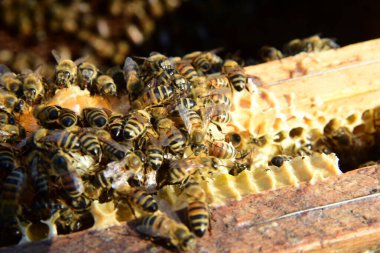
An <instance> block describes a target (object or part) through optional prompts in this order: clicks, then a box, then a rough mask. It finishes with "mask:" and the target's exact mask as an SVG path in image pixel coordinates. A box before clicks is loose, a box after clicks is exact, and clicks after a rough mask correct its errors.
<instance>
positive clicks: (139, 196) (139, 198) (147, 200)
mask: <svg viewBox="0 0 380 253" xmlns="http://www.w3.org/2000/svg"><path fill="white" fill-rule="evenodd" d="M117 195H118V196H121V197H126V198H127V199H128V201H131V202H132V203H133V204H135V205H136V206H138V207H140V208H141V209H142V210H144V211H146V212H150V213H152V212H155V211H157V210H158V204H157V202H156V200H155V199H154V198H153V196H152V195H151V194H148V193H147V192H145V191H143V190H139V189H133V188H131V190H129V191H126V192H120V191H118V192H117Z"/></svg>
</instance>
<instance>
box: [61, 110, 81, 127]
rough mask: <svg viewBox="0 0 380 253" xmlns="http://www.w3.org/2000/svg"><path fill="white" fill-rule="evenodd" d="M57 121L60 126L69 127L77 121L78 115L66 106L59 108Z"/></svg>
mask: <svg viewBox="0 0 380 253" xmlns="http://www.w3.org/2000/svg"><path fill="white" fill-rule="evenodd" d="M58 123H59V125H60V126H61V127H62V128H66V129H68V128H71V127H73V126H75V125H76V124H77V123H78V115H77V114H76V113H75V112H74V111H72V110H70V109H67V108H62V109H61V110H60V114H59V118H58Z"/></svg>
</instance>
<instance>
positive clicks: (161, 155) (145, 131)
mask: <svg viewBox="0 0 380 253" xmlns="http://www.w3.org/2000/svg"><path fill="white" fill-rule="evenodd" d="M53 55H54V57H55V59H56V61H57V63H56V67H55V77H54V79H51V80H49V79H48V78H44V77H43V76H41V74H40V73H39V70H38V69H37V70H35V71H26V72H25V73H19V74H17V73H14V72H12V71H11V70H10V69H8V68H7V67H6V66H4V65H2V66H1V75H0V84H1V86H2V87H1V88H2V93H1V99H2V100H1V108H0V109H1V111H0V119H1V120H0V127H1V132H0V133H1V134H0V136H1V145H0V165H1V168H2V170H1V172H0V182H1V184H0V194H1V200H0V201H1V202H0V220H1V222H0V224H1V225H0V245H2V246H3V245H12V244H16V243H18V242H19V241H20V239H21V237H22V236H24V235H23V233H24V232H23V229H21V228H22V224H30V223H31V224H34V223H38V222H40V221H46V220H49V219H53V218H52V217H54V219H53V222H54V224H55V225H56V227H57V229H58V233H59V234H67V233H72V232H75V231H79V230H83V229H86V228H90V227H91V226H93V224H94V217H93V216H92V214H91V206H92V205H94V202H99V203H108V202H112V203H114V204H115V206H119V207H120V208H121V207H125V206H126V208H128V209H130V212H131V213H132V214H133V219H134V220H135V228H136V231H138V232H139V233H141V234H143V235H145V236H148V237H151V238H159V239H163V240H164V241H165V242H166V243H167V244H169V245H171V246H172V247H174V248H176V249H179V250H191V249H193V248H194V247H195V245H196V237H202V236H203V235H204V234H205V233H206V232H207V231H208V230H209V229H210V209H209V204H208V198H207V194H206V191H205V190H204V189H203V188H202V187H201V183H202V182H207V181H208V180H212V179H213V178H214V177H215V176H217V175H220V174H226V173H227V174H230V175H232V176H237V175H239V174H240V173H241V172H243V171H246V170H250V169H251V168H252V167H253V166H254V159H255V157H256V154H257V153H258V152H261V151H260V150H264V149H266V147H267V146H268V145H271V144H270V141H269V140H268V138H267V136H265V135H263V136H253V135H252V134H249V133H238V132H234V131H230V129H229V128H228V125H229V124H230V123H231V110H232V109H233V108H232V107H233V106H232V102H231V101H232V97H233V95H234V93H236V92H242V91H247V90H249V88H248V87H249V82H250V77H249V76H247V74H246V73H245V71H244V68H242V67H241V66H240V65H239V64H238V63H237V62H235V61H233V60H223V59H221V58H220V57H219V56H218V55H217V54H216V52H215V51H206V52H200V51H199V52H193V53H190V54H188V55H185V56H183V57H167V56H165V55H163V54H160V53H157V52H154V53H151V55H150V56H149V57H146V58H145V57H135V58H130V57H128V58H126V59H125V62H124V66H123V67H122V68H118V69H110V70H107V71H105V72H102V71H100V70H99V69H98V68H97V67H96V66H95V65H94V64H92V63H91V62H88V61H86V59H85V58H82V59H78V60H75V61H73V60H71V59H62V58H61V57H60V56H59V55H58V54H57V53H56V52H55V51H53ZM138 62H140V63H138ZM73 86H79V88H80V89H82V90H87V91H88V93H89V94H90V95H91V96H102V97H105V98H112V97H119V98H120V99H121V101H123V102H124V101H125V103H129V104H130V108H129V110H128V112H127V113H126V114H121V113H118V112H115V111H112V110H109V109H107V108H97V107H84V108H83V109H81V110H80V111H76V110H75V109H74V108H65V107H63V106H60V105H57V104H52V103H49V104H47V103H46V102H47V101H54V95H55V94H56V92H57V91H59V90H62V89H70V88H72V87H73ZM52 98H53V99H52ZM28 111H32V114H33V117H34V118H35V119H36V121H37V123H38V126H39V127H38V129H37V130H36V131H34V132H28V133H26V132H25V130H24V127H25V126H24V127H23V126H22V125H21V123H20V122H19V121H18V117H19V115H20V114H23V113H27V112H28ZM378 111H379V109H378V108H375V109H374V110H370V111H369V112H367V114H366V115H367V117H366V122H369V123H368V124H369V126H370V128H371V127H372V129H376V131H375V132H379V131H378V128H379V126H378V125H379V123H378V121H379V113H378ZM368 132H371V131H367V130H366V131H362V132H360V131H358V130H356V131H351V130H350V129H348V128H347V129H346V128H343V127H342V126H340V125H339V124H338V123H334V122H332V123H329V124H328V125H327V126H326V127H325V132H323V133H322V132H321V133H319V134H314V135H313V137H310V136H309V137H308V142H305V140H304V139H303V138H301V136H303V137H304V136H305V134H302V131H301V130H299V131H296V130H294V131H291V132H290V133H288V135H289V136H286V135H287V134H284V135H282V138H281V134H277V135H276V136H275V137H274V138H273V139H274V142H277V143H281V141H282V140H283V139H284V138H288V139H289V138H291V139H294V143H295V144H294V145H293V146H292V148H291V149H289V148H288V149H286V150H285V149H283V148H278V149H277V151H276V152H273V154H272V155H271V157H270V159H269V160H268V161H267V164H266V166H267V167H268V166H276V167H281V166H282V165H283V164H284V163H286V162H287V161H289V160H292V159H293V158H294V157H296V156H306V155H310V154H311V153H313V152H318V153H330V152H338V153H339V152H341V153H345V152H349V151H351V150H352V149H349V148H348V146H351V147H355V150H356V149H360V148H361V145H362V143H363V141H366V142H368V145H366V146H368V147H373V146H374V145H375V142H374V141H373V140H374V138H376V135H373V134H367V133H368ZM372 132H373V131H372ZM316 136H317V137H316ZM271 143H273V142H271ZM278 145H280V144H278ZM342 147H344V150H340V148H342ZM358 162H362V161H358ZM167 187H172V188H173V187H174V188H175V189H176V190H175V191H176V195H177V197H178V199H179V200H180V201H181V203H182V207H184V208H186V214H187V217H185V218H183V217H182V219H180V218H178V216H177V215H176V213H175V212H173V210H172V209H171V208H170V206H168V203H166V202H165V200H163V199H161V198H160V197H159V196H160V192H161V191H162V190H163V189H165V188H167Z"/></svg>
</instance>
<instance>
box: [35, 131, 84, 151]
mask: <svg viewBox="0 0 380 253" xmlns="http://www.w3.org/2000/svg"><path fill="white" fill-rule="evenodd" d="M33 139H34V143H35V144H36V146H37V147H40V148H43V149H48V150H49V149H51V148H54V149H62V150H67V151H79V150H80V142H79V138H78V136H77V135H76V134H74V133H70V132H67V131H64V130H53V131H51V132H50V131H47V130H46V129H39V130H37V131H36V132H35V133H34V135H33Z"/></svg>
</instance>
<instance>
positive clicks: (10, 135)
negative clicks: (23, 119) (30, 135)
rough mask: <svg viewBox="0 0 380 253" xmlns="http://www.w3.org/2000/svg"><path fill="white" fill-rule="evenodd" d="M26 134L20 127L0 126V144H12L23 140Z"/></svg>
mask: <svg viewBox="0 0 380 253" xmlns="http://www.w3.org/2000/svg"><path fill="white" fill-rule="evenodd" d="M25 135H26V132H25V129H24V128H23V127H22V126H21V125H18V124H16V125H12V124H3V125H0V143H14V142H17V141H20V140H21V139H22V138H25Z"/></svg>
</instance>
